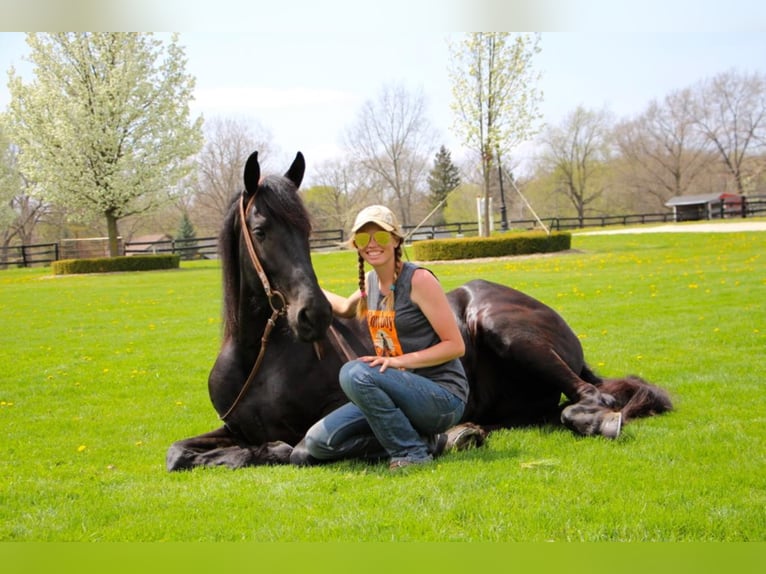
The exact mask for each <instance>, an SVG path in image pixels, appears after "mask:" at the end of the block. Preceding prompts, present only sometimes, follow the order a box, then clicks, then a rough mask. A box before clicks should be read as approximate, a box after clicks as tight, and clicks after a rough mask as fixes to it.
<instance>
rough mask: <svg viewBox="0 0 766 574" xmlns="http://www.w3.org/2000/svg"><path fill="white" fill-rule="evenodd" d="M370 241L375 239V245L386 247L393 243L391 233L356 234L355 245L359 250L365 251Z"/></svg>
mask: <svg viewBox="0 0 766 574" xmlns="http://www.w3.org/2000/svg"><path fill="white" fill-rule="evenodd" d="M370 239H374V240H375V243H377V244H378V245H380V246H381V247H385V246H386V245H388V244H389V242H390V241H391V233H389V232H388V231H376V232H375V233H367V232H366V231H359V232H357V233H355V234H354V245H356V246H357V248H359V249H364V248H365V247H367V245H368V244H369V243H370Z"/></svg>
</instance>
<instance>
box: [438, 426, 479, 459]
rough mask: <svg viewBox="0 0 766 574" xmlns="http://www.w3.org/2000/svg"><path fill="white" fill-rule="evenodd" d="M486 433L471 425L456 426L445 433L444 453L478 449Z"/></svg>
mask: <svg viewBox="0 0 766 574" xmlns="http://www.w3.org/2000/svg"><path fill="white" fill-rule="evenodd" d="M486 438H487V431H485V430H484V429H483V428H481V427H480V426H478V425H475V424H473V423H463V424H459V425H456V426H454V427H452V428H451V429H449V430H448V431H447V444H446V445H445V446H444V451H445V452H448V451H451V450H468V449H469V448H478V447H480V446H482V445H483V444H484V441H485V440H486Z"/></svg>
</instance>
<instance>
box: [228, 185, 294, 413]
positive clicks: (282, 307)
mask: <svg viewBox="0 0 766 574" xmlns="http://www.w3.org/2000/svg"><path fill="white" fill-rule="evenodd" d="M254 199H255V195H253V198H252V199H251V200H250V202H249V203H248V205H247V206H245V194H244V193H242V195H241V196H240V198H239V219H240V227H241V228H242V235H243V236H244V239H245V245H246V246H247V252H248V254H249V256H250V262H251V263H252V264H253V267H255V271H256V273H258V277H259V278H260V279H261V284H262V285H263V290H264V292H265V293H266V297H268V299H269V306H270V307H271V317H269V319H268V321H267V322H266V328H265V329H264V331H263V336H262V337H261V350H260V351H259V352H258V357H257V358H256V359H255V364H254V365H253V368H252V370H251V371H250V374H249V375H248V377H247V380H246V381H245V384H244V385H242V388H241V389H240V391H239V394H238V395H237V398H236V399H234V402H233V403H232V405H231V406H230V407H229V410H227V411H226V412H225V413H224V414H223V415H221V417H220V418H221V420H222V421H225V420H226V419H227V418H228V417H229V416H230V415H231V413H232V412H234V409H235V408H237V405H239V403H240V401H241V400H242V398H243V397H244V396H245V394H247V390H248V389H249V388H250V385H251V384H253V380H255V375H256V374H257V373H258V370H259V369H260V368H261V363H262V362H263V355H264V354H265V352H266V345H267V344H268V342H269V336H270V335H271V331H272V329H274V325H276V323H277V319H278V318H279V316H280V315H284V314H285V313H286V312H287V301H285V297H284V295H282V293H280V292H279V291H273V290H272V289H271V285H270V284H269V278H268V277H267V276H266V272H265V271H264V270H263V265H261V261H260V259H258V254H257V253H256V252H255V245H253V238H252V237H250V231H249V228H248V226H247V210H248V209H250V205H251V204H252V202H253V200H254ZM275 302H276V304H275Z"/></svg>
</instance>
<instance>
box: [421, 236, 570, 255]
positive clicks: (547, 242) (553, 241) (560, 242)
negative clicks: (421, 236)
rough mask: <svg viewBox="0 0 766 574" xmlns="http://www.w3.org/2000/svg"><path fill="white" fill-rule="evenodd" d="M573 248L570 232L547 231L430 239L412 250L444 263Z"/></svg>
mask: <svg viewBox="0 0 766 574" xmlns="http://www.w3.org/2000/svg"><path fill="white" fill-rule="evenodd" d="M571 245H572V236H571V235H570V234H569V233H562V232H554V233H551V234H550V235H547V234H546V233H544V232H527V233H512V234H506V235H497V236H492V237H462V238H452V239H427V240H425V241H417V242H415V243H413V244H412V247H413V255H414V257H415V259H416V260H418V261H444V260H453V259H476V258H479V257H503V256H506V255H527V254H530V253H553V252H555V251H565V250H567V249H569V248H570V247H571Z"/></svg>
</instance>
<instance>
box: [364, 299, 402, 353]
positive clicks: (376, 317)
mask: <svg viewBox="0 0 766 574" xmlns="http://www.w3.org/2000/svg"><path fill="white" fill-rule="evenodd" d="M395 315H396V312H395V311H372V310H368V311H367V327H368V328H369V329H370V336H371V337H372V344H373V345H374V346H375V354H376V355H377V356H378V357H398V356H400V355H403V354H404V353H403V352H402V346H401V344H400V343H399V336H398V335H397V334H396V325H395V324H394V317H395Z"/></svg>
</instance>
